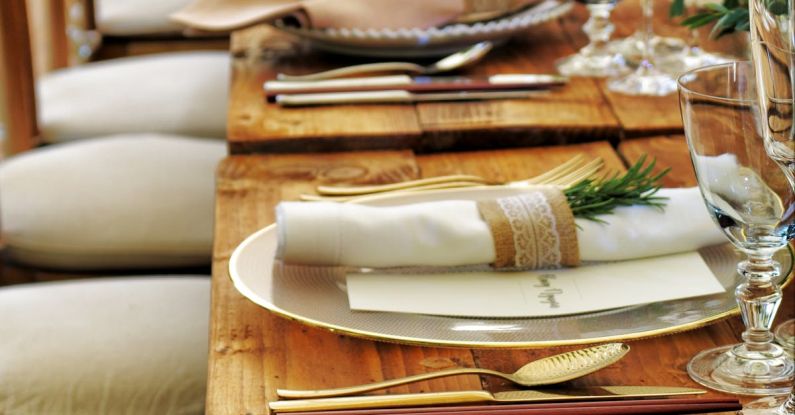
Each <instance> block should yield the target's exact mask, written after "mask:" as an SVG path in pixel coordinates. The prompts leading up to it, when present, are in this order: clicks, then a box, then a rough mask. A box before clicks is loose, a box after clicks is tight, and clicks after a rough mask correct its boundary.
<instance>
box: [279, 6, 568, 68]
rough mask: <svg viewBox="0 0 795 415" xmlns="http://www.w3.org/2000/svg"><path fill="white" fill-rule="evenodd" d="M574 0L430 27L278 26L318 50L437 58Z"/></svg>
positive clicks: (560, 11) (555, 12)
mask: <svg viewBox="0 0 795 415" xmlns="http://www.w3.org/2000/svg"><path fill="white" fill-rule="evenodd" d="M572 6H573V3H572V1H571V0H544V1H542V2H540V3H539V4H536V5H533V6H530V7H528V8H526V9H524V10H522V11H519V12H517V13H515V14H512V15H509V16H506V17H503V18H500V19H495V20H490V21H486V22H477V23H458V24H452V25H447V26H443V27H433V28H429V29H420V28H411V29H347V28H324V29H311V28H300V27H293V26H290V25H287V24H285V23H284V22H282V21H277V22H276V23H275V26H276V27H277V28H279V29H281V30H283V31H285V32H288V33H292V34H294V35H297V36H299V37H301V38H304V39H306V40H308V41H310V42H311V43H312V44H313V45H314V46H316V47H317V48H319V49H322V50H327V51H330V52H335V53H342V54H346V55H355V56H370V57H408V58H411V57H414V58H419V57H437V56H444V55H448V54H451V53H453V52H456V51H459V50H461V49H463V48H465V47H467V46H469V45H472V44H475V43H478V42H482V41H485V40H489V41H492V42H495V43H500V42H504V41H506V40H508V38H510V37H511V36H514V35H516V34H518V33H521V32H523V31H525V30H527V29H528V28H530V27H532V26H535V25H538V24H541V23H544V22H547V21H550V20H553V19H556V18H558V17H560V16H562V15H564V14H566V13H568V12H569V11H570V10H571V8H572Z"/></svg>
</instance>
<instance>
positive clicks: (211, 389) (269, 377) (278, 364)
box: [207, 152, 480, 414]
mask: <svg viewBox="0 0 795 415" xmlns="http://www.w3.org/2000/svg"><path fill="white" fill-rule="evenodd" d="M417 173H418V169H417V166H416V163H415V162H414V159H413V157H412V154H411V153H410V152H383V153H381V152H376V153H348V154H323V155H318V154H306V155H270V156H247V157H242V156H233V157H230V158H228V159H226V160H225V161H224V162H223V163H222V164H221V166H220V168H219V170H218V186H217V188H218V191H217V195H218V197H217V208H216V238H215V249H214V252H215V255H214V260H213V284H212V316H213V317H212V324H211V333H210V357H209V384H208V392H207V413H208V414H243V413H267V412H268V411H267V401H268V400H272V399H275V398H276V397H275V389H276V388H308V387H332V386H341V385H347V384H354V383H364V382H370V381H373V380H376V379H383V378H390V377H396V376H404V375H407V374H414V373H421V372H425V371H430V370H437V369H438V368H440V367H445V366H453V365H465V366H472V365H474V361H473V360H472V356H471V353H469V351H467V350H466V349H438V348H423V347H411V346H402V345H394V344H384V343H375V342H371V341H367V340H362V339H356V338H352V337H348V336H341V335H338V334H335V333H332V332H329V331H327V330H322V329H318V328H312V327H308V326H305V325H302V324H300V323H297V322H293V321H289V320H286V319H283V318H281V317H277V316H275V315H274V314H272V313H270V312H268V311H267V310H265V309H263V308H261V307H259V306H256V305H254V304H253V303H251V302H249V301H247V300H246V299H245V298H243V297H242V296H241V295H240V294H239V293H238V292H237V291H236V290H235V289H234V287H233V286H232V283H231V280H230V279H229V274H228V270H227V267H228V261H229V256H230V255H231V253H232V251H233V249H234V247H235V246H237V244H238V243H239V242H241V241H242V240H243V239H244V238H245V237H246V236H248V235H249V234H250V233H251V232H253V231H255V230H257V229H259V228H261V227H263V226H265V225H266V224H268V223H270V222H272V221H273V207H274V206H275V204H276V203H277V202H278V201H280V200H283V199H295V198H297V196H298V195H299V194H301V193H306V192H309V191H311V190H312V189H313V188H314V187H315V186H316V185H318V184H333V183H346V184H350V183H385V182H393V181H399V180H407V179H412V178H416V177H417ZM479 387H480V383H479V380H478V378H477V377H475V376H468V377H458V378H449V379H439V380H434V381H429V382H423V383H420V384H415V385H411V386H404V387H399V388H394V389H392V390H390V391H391V392H403V393H405V392H421V391H427V390H430V389H433V390H445V389H477V388H479Z"/></svg>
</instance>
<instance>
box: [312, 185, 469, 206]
mask: <svg viewBox="0 0 795 415" xmlns="http://www.w3.org/2000/svg"><path fill="white" fill-rule="evenodd" d="M476 186H484V183H482V182H471V181H456V182H446V183H432V184H429V185H423V186H415V187H411V188H405V189H395V190H388V191H381V192H377V193H369V194H360V195H340V196H332V195H310V194H302V195H300V196H299V198H300V200H303V201H313V202H316V201H325V202H351V201H355V200H359V199H362V198H366V197H369V196H375V195H393V194H404V193H413V192H422V191H427V190H441V189H455V188H461V187H476Z"/></svg>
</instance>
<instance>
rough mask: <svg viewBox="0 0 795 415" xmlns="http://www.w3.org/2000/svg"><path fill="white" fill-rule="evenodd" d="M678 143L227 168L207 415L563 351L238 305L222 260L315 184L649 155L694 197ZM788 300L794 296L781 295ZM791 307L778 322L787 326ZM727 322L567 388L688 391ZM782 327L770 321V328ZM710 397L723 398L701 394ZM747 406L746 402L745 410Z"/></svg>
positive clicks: (432, 387)
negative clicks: (403, 338) (303, 320)
mask: <svg viewBox="0 0 795 415" xmlns="http://www.w3.org/2000/svg"><path fill="white" fill-rule="evenodd" d="M681 142H682V141H681V137H659V138H654V139H650V140H640V139H639V140H632V141H628V142H626V143H622V145H621V147H620V153H619V152H616V151H614V150H613V149H612V147H611V146H610V145H609V144H608V143H607V142H595V143H586V144H577V145H569V146H555V147H533V148H521V149H511V150H492V151H468V152H448V153H438V154H421V155H416V156H415V155H414V154H412V153H411V152H409V151H402V152H394V151H390V152H368V153H359V152H350V153H327V154H311V155H310V154H305V155H302V154H274V155H267V156H232V157H229V158H227V159H226V160H225V161H224V162H223V163H222V165H221V167H220V168H219V171H218V198H217V207H216V240H215V256H214V267H213V292H212V312H211V315H212V326H211V334H210V358H209V375H210V376H209V384H208V398H207V413H209V414H264V413H267V409H266V408H267V402H268V401H269V400H272V399H276V396H275V389H276V388H326V387H334V386H343V385H352V384H358V383H364V382H371V381H376V380H383V379H387V378H392V377H397V376H403V375H411V374H417V373H423V372H428V371H433V370H438V369H441V368H445V367H451V366H478V367H486V368H490V369H496V370H503V371H508V372H510V371H513V370H516V369H517V368H518V367H520V366H522V365H523V364H525V363H527V362H528V361H530V360H533V359H537V358H540V357H543V356H547V355H550V354H553V353H558V352H562V351H565V350H571V349H572V348H573V347H551V348H543V349H518V350H496V349H476V350H471V349H466V348H435V347H419V346H408V345H399V344H392V343H383V342H378V341H370V340H364V339H358V338H353V337H349V336H346V335H341V334H337V333H333V332H330V331H326V330H324V329H319V328H313V327H309V326H305V325H302V324H300V323H298V322H294V321H290V320H287V319H284V318H281V317H278V316H275V315H274V314H272V313H270V312H268V311H267V310H265V309H263V308H261V307H259V306H256V305H254V304H253V303H251V302H250V301H248V300H246V299H245V298H244V297H242V296H241V295H240V294H239V293H238V292H237V291H236V290H235V289H234V287H233V286H232V283H231V281H230V279H229V274H228V270H227V266H228V260H229V256H230V254H231V252H232V250H233V249H234V248H235V247H236V246H237V244H238V243H239V242H241V241H242V240H243V239H244V238H245V237H246V236H248V235H249V234H250V233H252V232H254V231H256V230H258V229H260V228H261V227H263V226H265V225H267V224H269V223H271V222H272V221H273V207H274V205H275V204H276V203H277V202H278V201H279V200H283V199H288V200H289V199H295V198H296V197H297V195H299V194H301V193H305V192H308V191H311V190H312V189H313V188H314V186H316V185H317V184H320V183H324V184H326V183H385V182H392V181H398V180H404V179H410V178H416V177H430V176H435V175H440V174H448V173H470V174H478V175H483V176H487V177H490V178H493V179H499V180H515V179H521V178H525V177H529V176H533V175H535V174H538V173H539V172H542V171H545V170H548V169H550V168H552V167H554V166H556V165H559V164H560V163H561V162H563V161H565V160H567V159H569V158H570V157H572V156H573V155H575V154H580V153H583V154H586V155H587V156H588V157H595V156H601V157H603V158H604V159H605V160H606V163H607V165H608V166H609V167H610V168H613V169H623V168H624V167H625V163H624V162H622V160H624V159H626V160H634V159H636V158H637V157H638V156H639V155H640V154H643V153H648V154H650V155H652V156H654V157H656V158H657V159H658V163H659V164H660V166H661V167H663V166H672V167H673V170H672V172H671V173H670V174H669V175H668V177H667V178H666V183H667V184H668V185H670V186H678V185H686V186H689V185H693V184H694V181H693V176H692V173H691V171H690V167H689V161H688V158H687V152H686V148H685V147H683V146H682V145H681ZM788 292H789V293H791V292H792V289H791V288H790V289H789V291H788ZM791 300H792V299H791V298H788V299H787V300H786V302H785V304H784V306H783V307H782V315H784V316H786V315H790V316H791V315H792V312H791V310H789V308H791V307H792V301H791ZM737 320H738V319H736V318H735V319H728V320H724V321H721V322H718V323H715V324H713V325H711V326H708V327H705V328H701V329H697V330H693V331H689V332H686V333H680V334H676V335H669V336H662V337H656V338H651V339H645V340H638V341H632V342H631V343H630V345H631V347H632V351H631V352H630V353H629V355H628V356H627V357H625V358H624V359H623V360H621V361H620V362H618V363H617V364H615V365H613V366H610V367H608V368H606V369H604V370H602V371H600V372H597V373H595V374H592V375H589V376H587V377H585V378H582V379H578V380H576V381H572V382H570V385H581V386H582V385H599V384H613V385H629V384H636V385H679V386H689V387H697V386H698V385H696V384H694V383H693V382H692V381H691V380H690V379H689V377H688V376H687V373H686V371H685V365H686V363H687V361H688V360H689V359H690V358H691V357H692V356H693V355H695V354H696V353H697V352H699V351H701V350H704V349H707V348H710V347H715V346H718V345H724V344H730V343H734V342H737V341H739V334H740V331H741V324H739V325H738V324H737ZM779 320H780V319H779ZM511 387H512V385H508V384H506V383H505V382H503V381H500V380H498V379H494V378H488V377H483V378H478V377H477V376H464V377H456V378H448V379H437V380H432V381H426V382H422V383H418V384H414V385H406V386H402V387H396V388H392V389H390V390H388V391H386V393H406V392H424V391H447V390H462V389H481V388H484V389H487V390H491V391H497V390H503V389H508V388H511ZM709 395H710V396H724V395H723V394H720V393H717V392H710V393H709ZM743 399H744V400H746V401H748V400H750V399H746V398H743Z"/></svg>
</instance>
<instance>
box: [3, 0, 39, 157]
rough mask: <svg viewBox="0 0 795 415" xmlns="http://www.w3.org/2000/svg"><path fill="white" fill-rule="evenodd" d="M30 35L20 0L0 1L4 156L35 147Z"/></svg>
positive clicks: (23, 2) (25, 14)
mask: <svg viewBox="0 0 795 415" xmlns="http://www.w3.org/2000/svg"><path fill="white" fill-rule="evenodd" d="M30 52H31V51H30V34H29V32H28V17H27V11H26V5H25V1H24V0H3V1H0V81H1V83H0V85H2V86H3V91H4V93H3V94H2V100H3V102H2V105H1V106H2V109H3V110H4V113H5V114H4V115H5V120H6V140H5V142H4V152H5V154H13V153H18V152H21V151H24V150H27V149H29V148H32V147H34V146H35V145H36V144H37V136H38V129H37V127H36V101H35V91H34V84H33V83H34V78H33V61H32V59H31V53H30Z"/></svg>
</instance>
